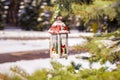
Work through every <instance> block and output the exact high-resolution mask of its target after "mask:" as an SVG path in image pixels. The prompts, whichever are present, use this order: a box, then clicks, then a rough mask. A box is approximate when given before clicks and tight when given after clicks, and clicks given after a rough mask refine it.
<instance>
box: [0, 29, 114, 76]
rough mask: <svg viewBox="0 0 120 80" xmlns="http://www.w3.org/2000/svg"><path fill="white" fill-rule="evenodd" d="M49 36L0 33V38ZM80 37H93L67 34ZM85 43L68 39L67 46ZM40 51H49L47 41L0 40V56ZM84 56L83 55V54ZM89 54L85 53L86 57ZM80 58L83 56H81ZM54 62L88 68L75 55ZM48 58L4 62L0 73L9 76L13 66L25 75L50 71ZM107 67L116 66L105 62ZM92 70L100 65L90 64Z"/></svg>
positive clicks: (12, 32)
mask: <svg viewBox="0 0 120 80" xmlns="http://www.w3.org/2000/svg"><path fill="white" fill-rule="evenodd" d="M49 36H50V35H49V34H48V33H47V32H34V31H29V32H27V31H0V38H3V37H33V38H34V37H49ZM80 36H93V34H92V33H78V32H72V31H71V33H70V34H69V37H80ZM85 42H86V40H85V39H83V38H69V39H68V44H69V46H73V45H77V44H81V45H82V44H84V43H85ZM41 49H49V39H44V40H9V39H8V40H0V54H2V53H3V54H4V53H8V52H19V51H30V50H41ZM84 54H85V53H84ZM87 55H89V53H86V56H87ZM81 56H84V55H83V54H81ZM53 60H54V61H58V62H60V63H61V64H63V65H65V66H67V65H70V63H71V61H74V62H75V63H80V64H82V68H89V65H90V63H89V62H88V61H87V60H82V59H77V58H75V55H72V56H71V55H70V56H69V57H68V59H64V58H61V59H53ZM53 60H52V59H50V58H46V59H35V60H21V61H16V62H6V63H2V64H0V73H5V74H10V73H11V71H10V68H11V67H14V66H18V67H20V68H22V69H24V70H25V71H26V72H27V73H29V74H32V73H33V72H34V71H35V70H38V69H42V68H46V69H51V68H52V66H51V64H50V62H51V61H53ZM103 66H107V67H109V68H108V69H109V70H112V69H114V68H116V65H115V64H114V65H112V64H110V63H109V62H107V63H106V64H105V65H103ZM92 67H93V68H96V69H98V68H100V67H102V65H100V63H94V64H92Z"/></svg>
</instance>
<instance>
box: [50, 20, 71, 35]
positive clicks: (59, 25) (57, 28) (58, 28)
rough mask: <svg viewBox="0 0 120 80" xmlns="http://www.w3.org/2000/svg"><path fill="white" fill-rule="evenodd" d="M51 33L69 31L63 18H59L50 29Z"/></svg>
mask: <svg viewBox="0 0 120 80" xmlns="http://www.w3.org/2000/svg"><path fill="white" fill-rule="evenodd" d="M48 32H49V33H51V34H59V33H69V30H68V27H67V26H66V25H65V24H64V23H63V22H62V21H61V19H59V18H57V21H55V22H54V23H53V24H52V26H51V27H50V29H49V30H48Z"/></svg>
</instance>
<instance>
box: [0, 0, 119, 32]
mask: <svg viewBox="0 0 120 80" xmlns="http://www.w3.org/2000/svg"><path fill="white" fill-rule="evenodd" d="M57 16H62V17H63V22H65V24H66V25H67V26H69V29H70V30H71V29H76V30H79V31H82V32H94V33H96V32H98V31H101V32H107V33H108V32H112V31H115V30H117V29H118V28H119V27H120V1H119V0H0V30H6V29H21V30H33V31H44V30H48V28H49V27H50V25H51V24H52V23H53V22H54V20H55V19H56V17H57Z"/></svg>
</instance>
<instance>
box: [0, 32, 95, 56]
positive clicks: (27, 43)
mask: <svg viewBox="0 0 120 80" xmlns="http://www.w3.org/2000/svg"><path fill="white" fill-rule="evenodd" d="M49 36H50V34H49V33H48V32H36V31H0V38H1V40H0V54H2V53H10V52H20V51H32V50H41V49H49V39H37V40H10V39H9V38H11V37H12V38H26V37H28V38H38V37H39V38H46V37H47V38H49ZM80 36H93V34H92V33H78V32H77V31H71V33H70V34H69V39H68V45H69V46H73V45H76V44H82V43H85V42H86V40H85V39H83V38H78V37H80ZM73 37H74V38H73ZM2 38H8V39H6V40H5V39H2Z"/></svg>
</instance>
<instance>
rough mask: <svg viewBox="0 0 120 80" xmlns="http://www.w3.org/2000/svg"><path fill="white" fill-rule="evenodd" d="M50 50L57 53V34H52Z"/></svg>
mask: <svg viewBox="0 0 120 80" xmlns="http://www.w3.org/2000/svg"><path fill="white" fill-rule="evenodd" d="M51 45H52V51H53V52H54V53H56V54H57V53H58V36H57V35H52V44H51Z"/></svg>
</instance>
